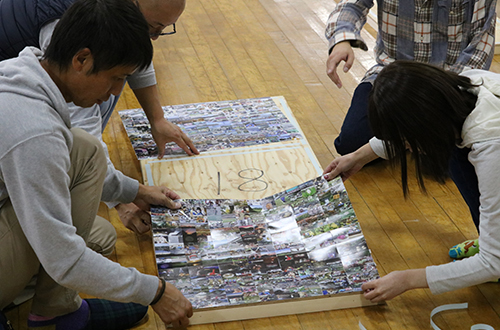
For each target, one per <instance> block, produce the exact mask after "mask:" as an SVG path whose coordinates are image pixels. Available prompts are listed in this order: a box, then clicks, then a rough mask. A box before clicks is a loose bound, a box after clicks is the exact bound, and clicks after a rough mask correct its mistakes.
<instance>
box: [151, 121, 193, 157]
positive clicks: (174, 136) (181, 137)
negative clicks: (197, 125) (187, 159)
mask: <svg viewBox="0 0 500 330" xmlns="http://www.w3.org/2000/svg"><path fill="white" fill-rule="evenodd" d="M151 134H152V135H153V138H154V140H155V142H156V145H157V146H158V158H163V156H164V155H165V144H166V143H168V142H175V143H177V145H178V146H179V147H181V148H182V150H184V151H185V152H186V153H187V154H188V155H189V156H193V155H198V154H199V153H200V152H199V151H198V149H196V147H195V146H194V143H193V141H191V139H190V138H189V137H188V136H187V135H186V133H184V132H183V131H182V130H181V129H180V128H179V126H177V125H174V124H172V123H171V122H169V121H168V120H166V119H160V120H157V121H155V124H154V125H152V127H151Z"/></svg>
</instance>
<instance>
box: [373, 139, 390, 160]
mask: <svg viewBox="0 0 500 330" xmlns="http://www.w3.org/2000/svg"><path fill="white" fill-rule="evenodd" d="M368 143H370V147H371V148H372V150H373V152H374V153H375V154H377V156H379V157H380V158H383V159H389V157H388V156H387V152H386V150H385V145H384V141H382V140H380V139H377V138H376V137H372V138H371V139H370V141H368Z"/></svg>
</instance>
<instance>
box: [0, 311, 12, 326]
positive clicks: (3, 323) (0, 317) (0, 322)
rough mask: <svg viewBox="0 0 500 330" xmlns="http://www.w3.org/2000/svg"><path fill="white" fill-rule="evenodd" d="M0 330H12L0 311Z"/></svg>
mask: <svg viewBox="0 0 500 330" xmlns="http://www.w3.org/2000/svg"><path fill="white" fill-rule="evenodd" d="M0 330H14V328H13V327H12V324H10V321H9V320H7V317H6V316H5V314H4V313H3V312H2V311H0Z"/></svg>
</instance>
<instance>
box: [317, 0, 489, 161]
mask: <svg viewBox="0 0 500 330" xmlns="http://www.w3.org/2000/svg"><path fill="white" fill-rule="evenodd" d="M373 4H374V3H373V0H364V1H356V0H343V1H341V2H340V3H339V4H338V5H337V7H336V8H335V10H334V11H333V12H332V13H331V14H330V17H329V18H328V22H327V27H326V31H325V35H326V38H327V39H328V40H329V51H330V56H329V57H328V61H327V74H328V76H329V77H330V79H331V80H332V81H333V82H334V83H335V84H336V85H337V87H339V88H341V87H342V82H341V80H340V78H339V76H338V74H337V67H338V65H339V64H340V63H341V62H342V61H344V62H345V64H344V67H343V71H344V72H347V71H349V69H350V68H351V66H352V65H353V63H354V52H353V50H352V48H353V47H358V48H361V49H363V50H368V47H367V46H366V43H365V42H364V41H363V38H362V37H361V34H360V31H361V29H362V28H363V26H364V24H365V23H366V19H367V15H368V11H369V10H370V8H371V7H373ZM495 5H496V0H471V1H468V2H464V1H463V0H447V1H442V2H441V1H422V0H416V1H415V2H406V1H402V2H400V1H398V0H379V1H377V7H378V35H377V42H376V46H375V59H376V62H377V64H376V65H375V66H374V67H372V68H371V69H370V70H368V72H367V73H366V75H365V77H364V78H363V80H362V82H361V84H360V85H359V86H358V87H357V88H356V90H355V91H354V95H353V98H352V103H351V107H350V108H349V111H348V113H347V115H346V117H345V119H344V123H343V125H342V129H341V132H340V134H339V137H338V138H337V139H336V140H335V148H336V149H337V152H338V153H339V154H341V155H345V154H347V153H351V152H353V151H355V150H357V149H358V148H359V147H361V146H362V145H364V144H365V143H367V142H368V140H369V139H370V138H371V137H372V136H373V134H372V132H371V129H370V127H369V124H368V120H367V117H366V114H367V101H368V95H369V93H370V91H371V86H372V82H373V80H375V77H376V75H377V73H378V72H380V70H381V69H382V68H383V67H384V66H385V65H387V64H389V63H392V62H394V61H395V60H414V61H418V62H422V63H430V64H434V65H437V66H439V67H441V68H443V69H445V70H451V71H454V72H457V73H460V72H462V71H463V70H464V69H466V68H473V69H484V70H487V69H489V67H490V64H491V61H492V59H493V53H494V44H495V18H496V14H495Z"/></svg>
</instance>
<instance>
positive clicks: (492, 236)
mask: <svg viewBox="0 0 500 330" xmlns="http://www.w3.org/2000/svg"><path fill="white" fill-rule="evenodd" d="M461 75H463V76H466V77H469V78H470V79H471V81H472V83H473V84H482V85H481V86H480V87H478V88H475V89H474V91H475V92H476V93H477V96H478V100H477V102H476V107H475V108H474V110H473V111H472V112H471V113H470V114H469V116H468V117H467V119H466V120H465V122H464V125H463V126H462V140H463V142H462V144H461V145H459V147H461V148H463V147H467V148H471V151H470V152H469V161H470V162H471V164H472V165H473V166H474V168H475V170H476V175H477V178H478V183H479V192H480V194H481V196H480V199H479V201H480V203H481V205H480V208H479V210H480V215H479V220H480V225H479V231H480V233H481V234H480V236H479V247H480V248H479V253H478V254H476V255H475V256H473V257H470V258H466V259H463V260H460V261H456V262H451V263H448V264H444V265H439V266H429V267H427V268H426V276H427V283H428V284H429V288H430V289H431V291H432V293H435V294H437V293H443V292H447V291H451V290H456V289H460V288H465V287H468V286H472V285H476V284H480V283H484V282H486V281H489V280H496V279H498V278H500V190H499V187H500V166H498V164H499V162H500V74H497V73H493V72H489V71H484V70H469V71H465V72H463V73H462V74H461ZM370 146H371V147H372V149H373V151H374V152H375V153H376V154H377V155H378V156H380V157H382V158H386V159H387V155H386V154H385V148H384V146H383V143H382V141H380V140H378V139H376V138H373V139H371V140H370Z"/></svg>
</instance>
